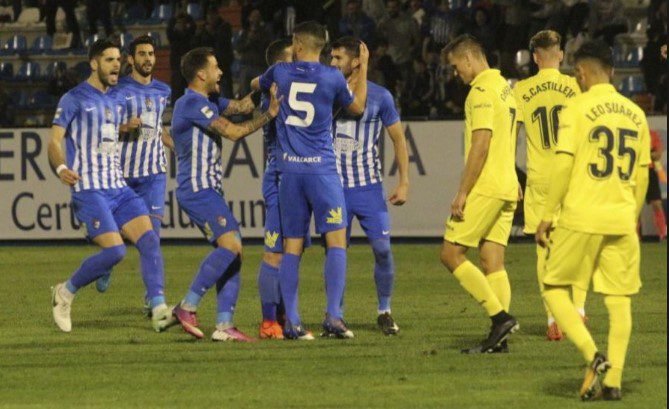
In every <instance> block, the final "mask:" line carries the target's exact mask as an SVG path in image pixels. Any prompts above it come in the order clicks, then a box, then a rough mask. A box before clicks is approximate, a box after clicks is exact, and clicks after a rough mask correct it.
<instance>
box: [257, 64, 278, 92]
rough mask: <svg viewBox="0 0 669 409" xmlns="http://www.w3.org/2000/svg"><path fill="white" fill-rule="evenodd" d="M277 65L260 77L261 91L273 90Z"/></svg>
mask: <svg viewBox="0 0 669 409" xmlns="http://www.w3.org/2000/svg"><path fill="white" fill-rule="evenodd" d="M276 67H277V64H274V65H272V66H271V67H269V68H268V69H267V71H265V72H264V73H263V74H262V75H261V76H260V89H261V90H262V91H269V89H270V88H272V84H273V83H274V71H275V70H276Z"/></svg>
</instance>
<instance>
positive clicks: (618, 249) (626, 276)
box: [543, 226, 641, 295]
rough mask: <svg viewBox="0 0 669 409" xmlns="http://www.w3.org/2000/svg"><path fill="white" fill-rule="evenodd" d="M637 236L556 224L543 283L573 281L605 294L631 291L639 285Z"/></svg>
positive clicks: (566, 283) (639, 286)
mask: <svg viewBox="0 0 669 409" xmlns="http://www.w3.org/2000/svg"><path fill="white" fill-rule="evenodd" d="M640 252H641V250H640V246H639V238H638V237H637V235H636V234H635V233H630V234H626V235H622V236H611V235H602V234H589V233H583V232H578V231H574V230H569V229H565V228H563V227H559V226H558V227H557V228H556V229H555V231H553V233H552V234H551V236H550V243H549V246H548V251H547V252H546V265H545V272H544V276H543V282H544V285H554V286H566V285H574V286H576V287H578V288H580V289H582V290H585V291H587V290H588V285H589V284H590V280H591V279H592V284H593V290H594V291H595V292H597V293H601V294H606V295H632V294H636V293H638V292H639V289H640V288H641V277H640V274H639V270H640Z"/></svg>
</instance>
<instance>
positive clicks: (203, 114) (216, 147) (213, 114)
mask: <svg viewBox="0 0 669 409" xmlns="http://www.w3.org/2000/svg"><path fill="white" fill-rule="evenodd" d="M219 105H220V103H217V102H214V101H210V100H209V99H208V98H207V97H205V96H204V95H201V94H199V93H197V92H195V91H192V90H191V89H186V93H185V94H184V95H183V96H182V97H181V98H179V99H178V100H177V102H176V103H175V104H174V111H173V113H172V139H174V148H175V150H176V155H177V184H178V189H185V190H189V191H192V192H199V191H200V190H203V189H216V190H219V191H220V190H221V188H222V180H223V168H222V165H221V139H220V138H219V137H218V136H216V135H211V134H209V132H208V131H207V128H208V127H209V124H211V122H212V121H213V120H214V119H216V118H218V116H219Z"/></svg>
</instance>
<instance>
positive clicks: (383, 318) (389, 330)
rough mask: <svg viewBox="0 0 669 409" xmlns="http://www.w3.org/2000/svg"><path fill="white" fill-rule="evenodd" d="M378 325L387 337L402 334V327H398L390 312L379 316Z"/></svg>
mask: <svg viewBox="0 0 669 409" xmlns="http://www.w3.org/2000/svg"><path fill="white" fill-rule="evenodd" d="M376 323H377V324H378V325H379V328H381V332H383V333H384V334H385V335H397V333H398V332H400V327H398V326H397V323H395V320H394V319H393V316H392V315H390V313H389V312H384V313H383V314H379V316H378V318H376Z"/></svg>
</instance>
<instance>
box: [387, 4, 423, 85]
mask: <svg viewBox="0 0 669 409" xmlns="http://www.w3.org/2000/svg"><path fill="white" fill-rule="evenodd" d="M386 7H387V10H388V15H387V16H386V17H385V18H384V19H383V20H381V22H380V23H379V27H378V31H379V36H381V37H383V38H385V39H386V40H387V41H388V45H389V46H388V54H389V55H390V57H391V58H392V59H393V62H394V63H395V65H397V66H398V67H399V69H400V72H401V73H405V74H408V73H410V72H411V71H412V60H413V57H414V56H415V55H417V54H418V52H419V51H420V46H421V39H420V34H419V31H418V25H417V24H416V22H415V21H414V19H412V18H411V16H409V15H407V14H406V13H404V12H402V10H401V5H400V2H399V0H388V3H387V4H386ZM404 79H405V80H407V78H404Z"/></svg>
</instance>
